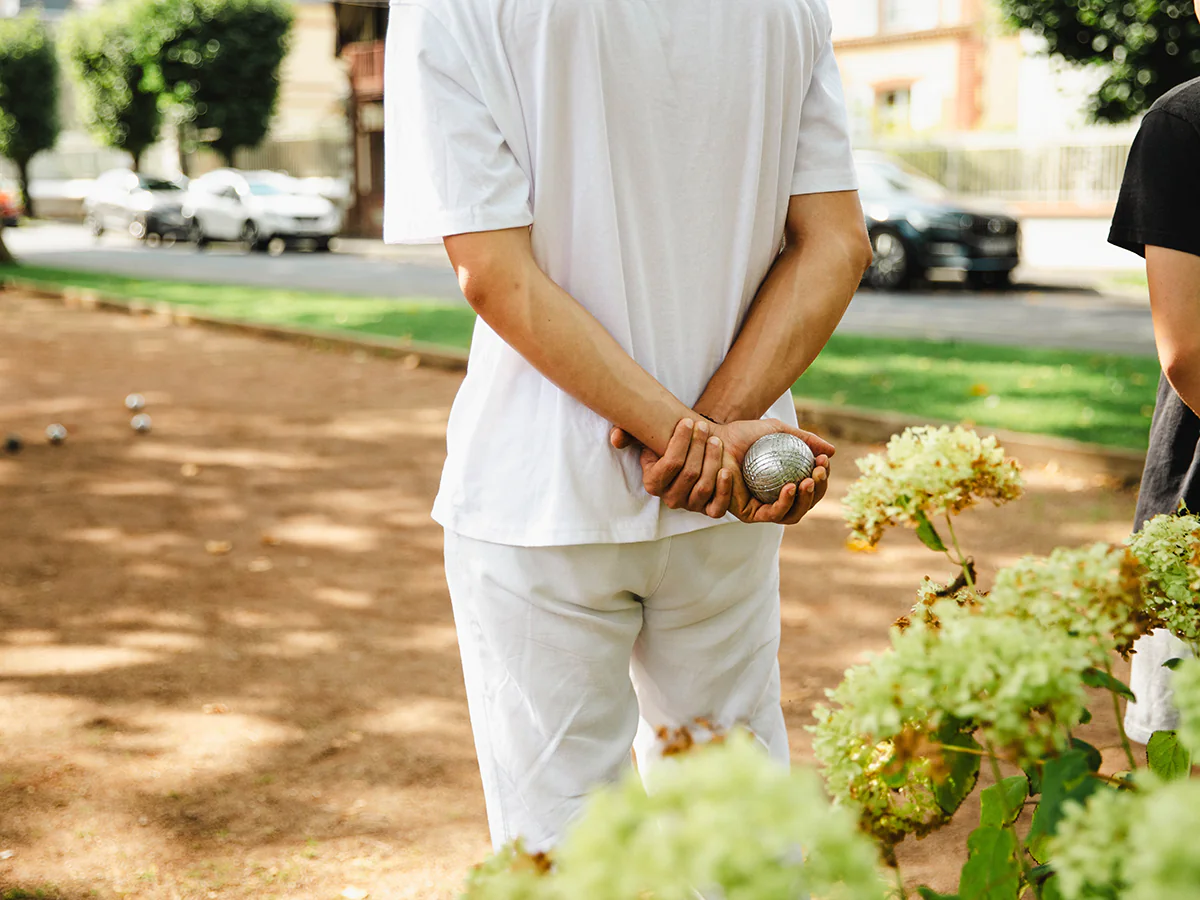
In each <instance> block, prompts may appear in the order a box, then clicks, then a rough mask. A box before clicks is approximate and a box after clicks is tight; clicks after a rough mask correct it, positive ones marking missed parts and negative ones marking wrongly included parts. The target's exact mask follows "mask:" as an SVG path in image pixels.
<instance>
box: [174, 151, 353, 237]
mask: <svg viewBox="0 0 1200 900" xmlns="http://www.w3.org/2000/svg"><path fill="white" fill-rule="evenodd" d="M288 187H289V184H288V180H287V179H285V178H281V177H280V175H279V173H277V172H241V171H237V170H235V169H216V170H214V171H212V172H208V173H206V174H204V175H201V176H200V177H199V178H195V179H193V180H192V181H191V182H190V183H189V184H188V190H187V197H186V199H185V200H184V203H183V215H184V218H185V219H186V220H187V223H188V233H189V235H190V237H191V239H192V240H193V241H195V242H196V245H197V246H198V247H204V246H206V245H207V244H208V243H209V242H211V241H239V242H241V243H242V244H243V245H244V246H245V247H246V248H247V249H248V250H263V249H266V247H267V246H268V245H269V244H270V243H271V242H272V241H274V240H275V239H277V238H279V239H282V240H283V241H285V242H286V244H288V245H295V244H298V243H301V242H309V243H311V244H312V245H313V247H314V248H315V249H316V250H321V251H324V250H328V249H329V241H330V239H331V238H333V237H334V236H335V235H337V233H338V232H339V231H341V228H342V214H341V211H340V210H339V209H338V208H337V207H336V206H335V205H334V204H332V203H330V202H329V201H328V200H326V199H325V198H324V197H317V196H313V195H311V194H309V195H306V194H299V193H296V192H294V191H292V190H289V189H288Z"/></svg>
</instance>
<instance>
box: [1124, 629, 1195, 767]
mask: <svg viewBox="0 0 1200 900" xmlns="http://www.w3.org/2000/svg"><path fill="white" fill-rule="evenodd" d="M1133 649H1134V650H1135V651H1137V652H1135V653H1134V654H1133V662H1132V664H1131V666H1130V672H1129V688H1130V690H1132V691H1133V696H1134V697H1136V698H1137V702H1136V703H1129V704H1128V705H1127V706H1126V707H1125V734H1126V735H1128V736H1129V738H1130V739H1131V740H1134V741H1137V742H1138V743H1139V744H1145V743H1149V741H1150V736H1151V735H1152V734H1154V732H1156V731H1173V730H1175V729H1176V728H1177V727H1179V710H1177V709H1176V708H1175V703H1174V701H1173V699H1172V698H1173V697H1174V692H1173V691H1172V690H1171V670H1170V669H1165V668H1163V663H1165V662H1167V661H1168V660H1172V659H1190V658H1191V657H1192V656H1193V654H1192V650H1191V648H1190V647H1188V645H1187V644H1185V643H1184V642H1183V641H1181V640H1180V639H1179V638H1177V637H1175V635H1173V634H1171V632H1169V631H1155V632H1151V633H1150V634H1148V635H1146V636H1145V637H1144V638H1142V639H1140V640H1139V641H1138V642H1137V643H1136V644H1134V645H1133Z"/></svg>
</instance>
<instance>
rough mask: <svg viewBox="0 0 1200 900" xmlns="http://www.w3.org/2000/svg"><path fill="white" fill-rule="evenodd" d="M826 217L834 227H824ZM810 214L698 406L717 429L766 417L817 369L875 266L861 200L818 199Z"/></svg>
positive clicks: (774, 268) (777, 263) (778, 261)
mask: <svg viewBox="0 0 1200 900" xmlns="http://www.w3.org/2000/svg"><path fill="white" fill-rule="evenodd" d="M804 199H806V200H808V199H810V198H804ZM823 208H824V209H823ZM823 211H824V212H827V213H828V214H829V216H830V218H825V223H831V221H832V222H833V223H837V227H825V228H822V224H823V223H822V222H821V219H822V218H823V216H822V212H823ZM807 212H808V219H809V227H806V228H804V229H802V230H799V229H797V230H795V231H793V233H792V234H791V235H790V236H789V243H788V245H787V246H786V247H785V248H784V250H783V252H782V253H781V254H780V255H779V257H778V258H777V259H776V260H775V264H774V265H773V266H772V267H771V271H770V272H769V273H768V275H767V277H766V279H765V280H764V281H763V284H762V287H761V288H760V289H759V292H758V295H757V296H756V297H755V299H754V303H753V305H752V306H751V307H750V312H749V313H748V315H747V316H746V321H745V322H744V323H743V324H742V328H741V331H740V332H739V333H738V336H737V340H735V341H734V344H733V347H732V348H731V349H730V351H729V353H728V354H727V355H726V357H725V360H724V362H723V363H722V364H721V367H720V368H719V369H718V370H717V372H716V374H714V375H713V377H712V379H711V380H710V381H709V383H708V386H707V387H706V388H705V390H704V394H703V395H702V396H701V397H700V399H699V401H697V403H696V410H697V411H698V412H700V413H702V414H703V415H706V416H711V417H712V418H714V419H716V420H717V421H718V422H728V421H732V420H736V419H757V418H759V417H761V416H762V415H763V414H764V413H766V411H767V410H768V409H770V407H771V404H773V403H774V402H775V401H776V400H778V399H779V398H780V397H781V396H783V395H784V394H785V393H787V391H788V390H789V389H790V388H791V386H792V385H793V384H794V383H795V382H796V379H798V378H799V377H800V376H801V375H802V374H804V372H805V371H806V370H807V369H808V367H809V366H810V365H812V362H813V360H815V359H816V358H817V356H818V354H820V352H821V351H822V350H823V349H824V347H825V344H826V343H827V342H828V341H829V338H830V336H831V335H832V334H833V332H834V329H835V328H837V326H838V323H839V322H840V321H841V319H842V316H843V315H844V314H845V312H846V308H847V307H848V306H849V304H850V300H851V299H852V298H853V297H854V292H855V290H856V289H857V288H858V284H859V281H860V280H861V279H862V274H863V271H864V270H865V268H866V266H867V265H869V263H870V242H869V240H868V239H867V237H866V230H865V226H863V225H862V218H861V211H860V210H859V207H858V199H857V196H856V195H849V196H847V195H838V196H836V197H835V196H832V195H830V196H821V197H817V198H813V208H811V209H809V210H808V211H807ZM834 216H836V217H834ZM847 216H851V217H853V218H852V219H851V220H850V221H847ZM856 226H862V227H861V230H859V228H858V227H856Z"/></svg>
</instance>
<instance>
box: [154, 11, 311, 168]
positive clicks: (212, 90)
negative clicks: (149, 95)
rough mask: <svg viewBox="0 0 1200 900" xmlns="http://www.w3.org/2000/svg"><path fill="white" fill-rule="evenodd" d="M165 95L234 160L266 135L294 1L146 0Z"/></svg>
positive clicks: (277, 86) (277, 95)
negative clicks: (242, 148)
mask: <svg viewBox="0 0 1200 900" xmlns="http://www.w3.org/2000/svg"><path fill="white" fill-rule="evenodd" d="M140 3H141V9H142V15H143V17H144V22H145V25H146V26H147V28H148V29H149V34H148V43H147V48H146V49H147V50H148V51H150V50H152V51H153V52H152V53H149V54H148V57H147V58H152V59H155V60H157V64H156V68H157V72H156V73H155V74H156V77H157V79H158V81H159V84H160V85H161V87H162V89H163V90H164V92H165V96H167V97H169V98H170V101H171V102H173V103H175V104H176V105H177V107H178V108H179V109H181V110H182V111H183V115H184V117H185V118H186V119H187V120H188V121H189V122H190V124H191V126H192V127H193V128H194V129H196V130H197V131H199V132H200V133H201V134H211V135H212V138H211V139H210V143H211V145H212V147H213V149H214V150H216V151H217V153H219V154H220V155H221V157H222V158H223V159H224V160H225V162H226V163H227V164H230V165H232V163H233V155H234V152H235V151H237V150H238V149H239V148H241V147H255V146H257V145H258V144H259V143H261V142H262V139H263V138H264V137H266V135H267V131H268V129H269V128H270V124H271V117H272V115H273V114H274V112H275V104H276V101H277V100H278V97H279V68H280V66H281V65H282V63H283V58H284V56H286V55H287V48H288V34H289V32H290V31H291V26H292V12H291V8H290V7H289V6H288V5H287V4H286V3H285V2H283V0H179V2H173V3H162V2H158V0H140Z"/></svg>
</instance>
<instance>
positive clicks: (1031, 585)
mask: <svg viewBox="0 0 1200 900" xmlns="http://www.w3.org/2000/svg"><path fill="white" fill-rule="evenodd" d="M1142 574H1143V571H1142V568H1141V566H1140V564H1139V562H1138V560H1137V558H1136V557H1134V556H1133V555H1132V554H1131V553H1130V552H1129V551H1128V550H1126V549H1125V548H1123V547H1113V546H1110V545H1108V544H1095V545H1093V546H1091V547H1083V548H1081V549H1078V550H1067V549H1060V550H1055V551H1054V552H1053V553H1051V554H1050V556H1048V557H1028V558H1026V559H1023V560H1021V561H1020V562H1018V563H1016V564H1015V565H1012V566H1009V567H1008V568H1006V569H1003V570H1002V571H1001V572H999V573H998V574H997V576H996V584H995V588H994V589H993V590H992V592H991V593H990V594H989V595H988V599H987V608H988V614H989V615H993V616H1003V615H1008V616H1016V617H1018V618H1026V619H1031V620H1033V621H1035V622H1038V623H1040V624H1041V625H1042V626H1043V627H1044V628H1047V629H1056V630H1061V631H1070V632H1072V633H1074V634H1077V635H1080V636H1083V637H1087V638H1089V639H1090V640H1092V641H1093V642H1094V645H1095V649H1096V659H1097V665H1101V666H1102V665H1104V661H1105V659H1106V658H1107V655H1108V653H1109V652H1110V651H1112V650H1117V651H1119V652H1121V653H1128V652H1129V650H1130V649H1132V647H1133V643H1134V641H1136V640H1137V639H1138V638H1139V637H1141V636H1142V635H1144V634H1146V633H1148V632H1149V631H1150V630H1151V629H1152V628H1153V626H1154V625H1155V624H1156V620H1155V619H1154V618H1153V617H1152V616H1150V615H1147V613H1146V612H1145V611H1144V610H1143V604H1142V582H1141V576H1142Z"/></svg>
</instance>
